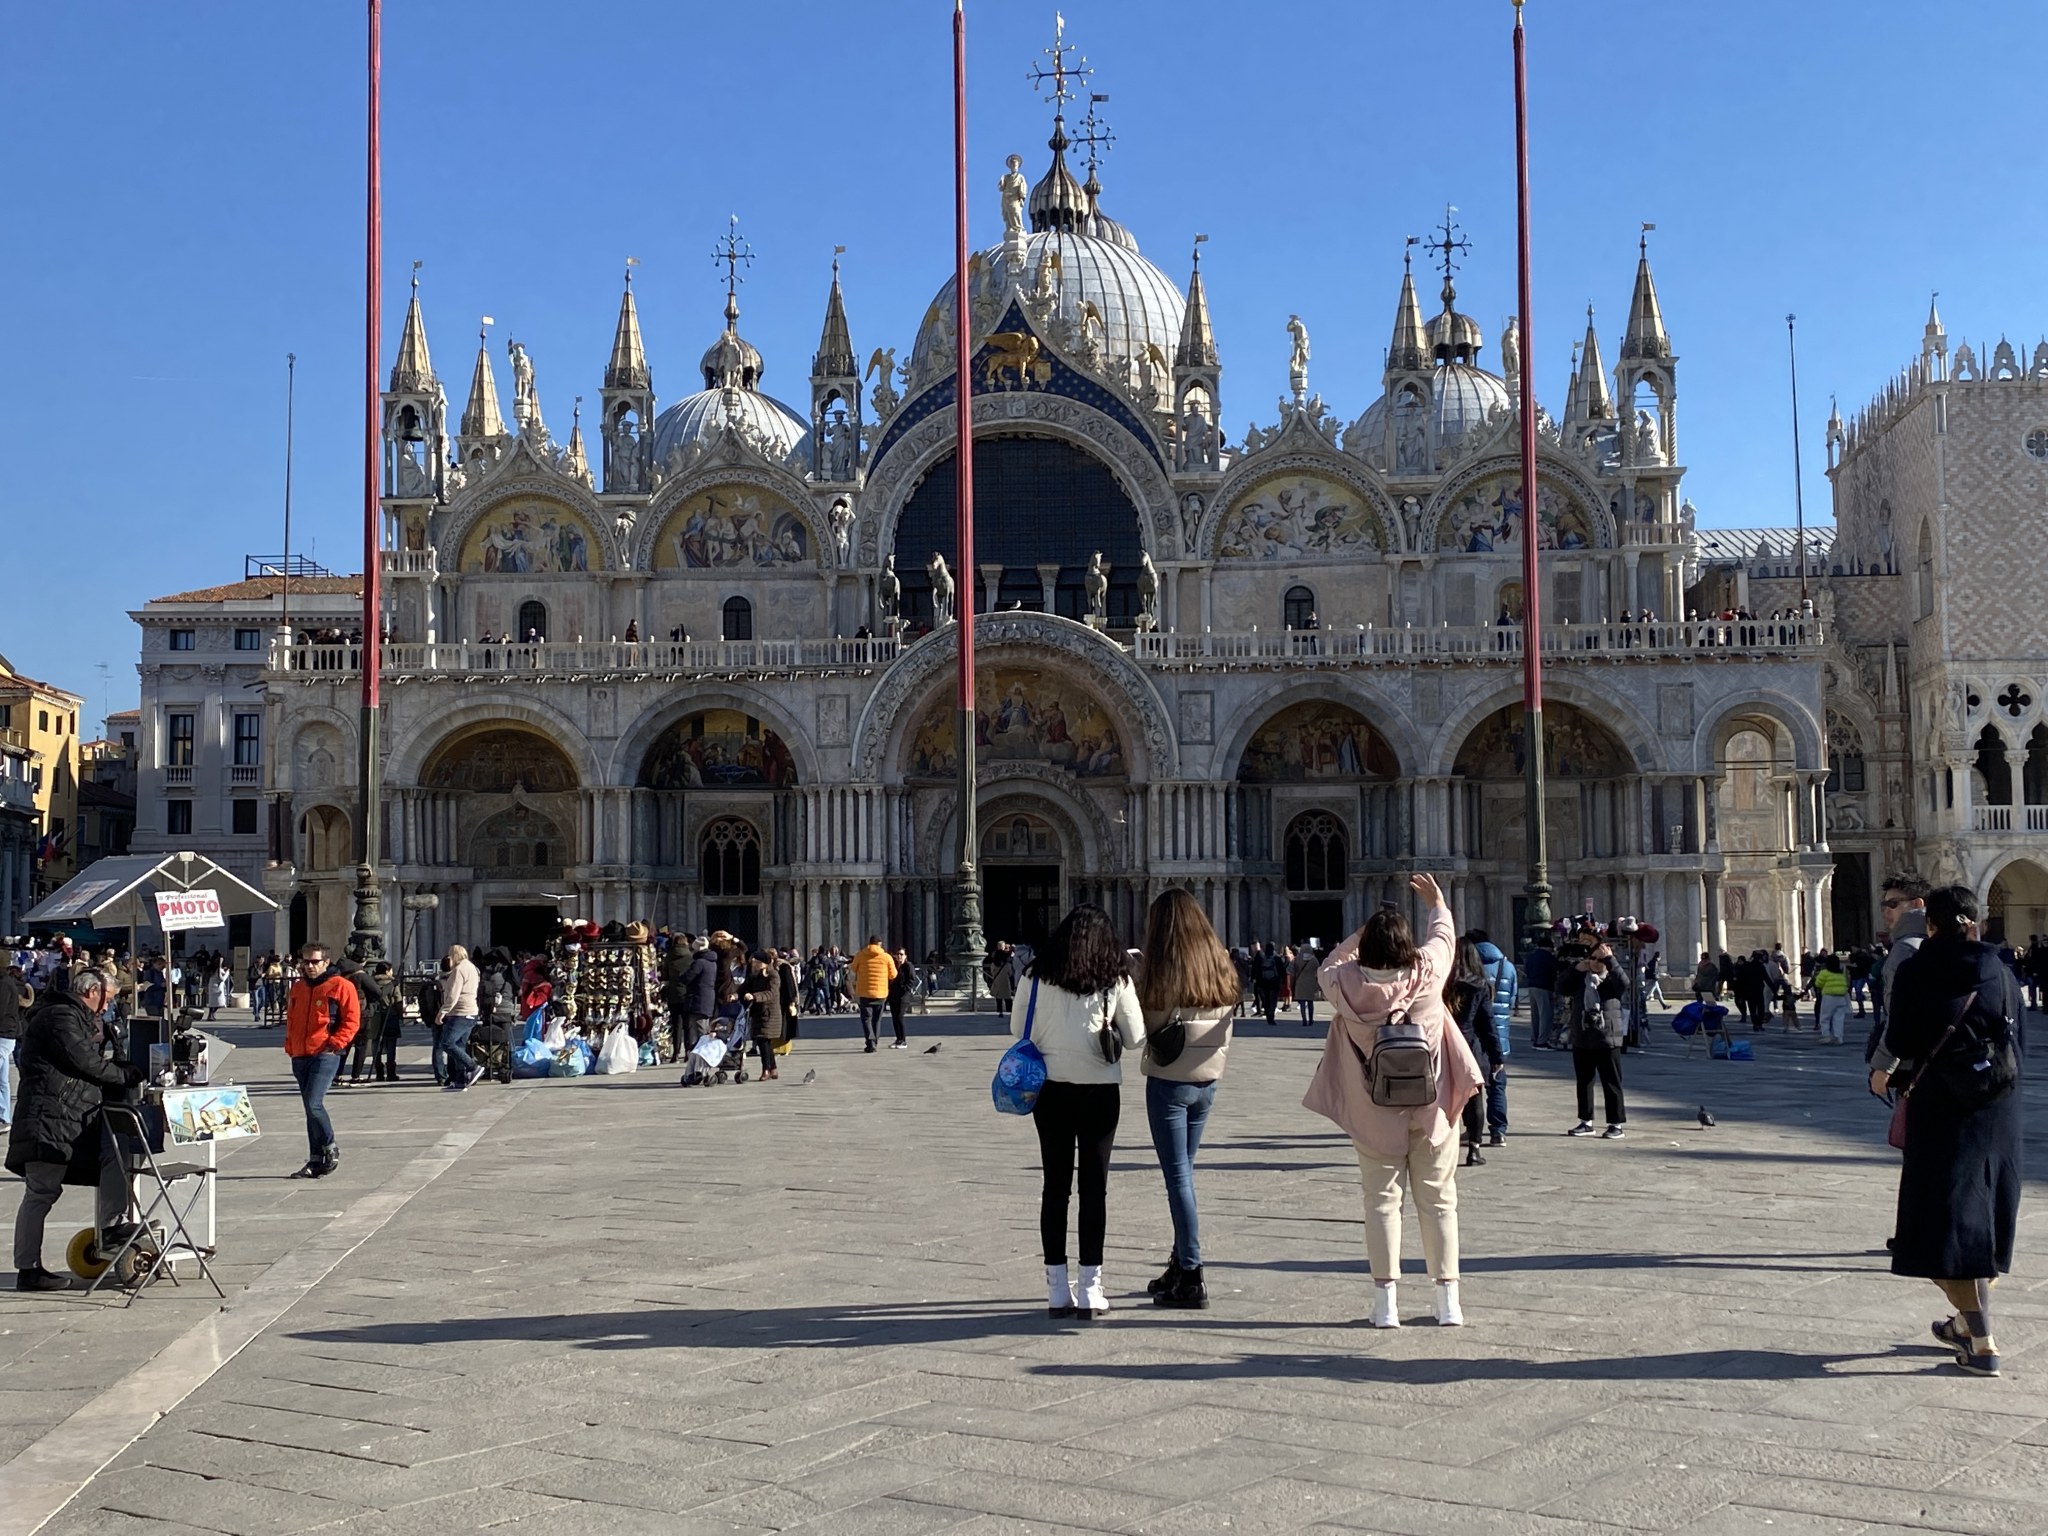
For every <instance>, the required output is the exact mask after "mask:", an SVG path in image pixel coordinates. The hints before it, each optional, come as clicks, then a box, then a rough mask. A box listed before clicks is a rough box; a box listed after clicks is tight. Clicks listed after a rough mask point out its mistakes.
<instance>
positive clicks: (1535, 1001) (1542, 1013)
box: [1529, 989, 1557, 1050]
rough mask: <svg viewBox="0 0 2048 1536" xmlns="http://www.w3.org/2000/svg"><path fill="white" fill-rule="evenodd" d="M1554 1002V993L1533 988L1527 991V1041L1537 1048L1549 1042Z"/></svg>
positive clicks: (1555, 999) (1555, 998) (1539, 1048)
mask: <svg viewBox="0 0 2048 1536" xmlns="http://www.w3.org/2000/svg"><path fill="white" fill-rule="evenodd" d="M1556 1004H1557V996H1556V994H1555V993H1551V992H1543V991H1539V990H1534V989H1532V990H1531V991H1530V993H1529V1043H1530V1044H1531V1045H1533V1046H1535V1047H1536V1048H1537V1049H1538V1050H1541V1049H1543V1047H1544V1046H1546V1045H1548V1044H1550V1021H1551V1019H1552V1018H1553V1016H1554V1015H1553V1013H1552V1010H1553V1009H1554V1008H1555V1007H1556Z"/></svg>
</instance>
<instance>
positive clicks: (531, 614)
mask: <svg viewBox="0 0 2048 1536" xmlns="http://www.w3.org/2000/svg"><path fill="white" fill-rule="evenodd" d="M547 637H548V605H547V604H546V603H543V602H540V601H538V600H537V599H534V598H528V599H527V600H526V601H525V602H523V603H521V604H520V605H519V638H520V639H521V640H545V639H547Z"/></svg>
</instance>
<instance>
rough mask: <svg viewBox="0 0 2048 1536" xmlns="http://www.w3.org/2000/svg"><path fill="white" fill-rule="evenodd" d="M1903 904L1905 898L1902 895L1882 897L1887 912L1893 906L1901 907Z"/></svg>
mask: <svg viewBox="0 0 2048 1536" xmlns="http://www.w3.org/2000/svg"><path fill="white" fill-rule="evenodd" d="M1905 904H1906V898H1905V897H1903V896H1887V897H1885V899H1884V909H1885V910H1886V911H1887V912H1889V911H1890V910H1891V909H1892V908H1893V907H1903V906H1904V905H1905Z"/></svg>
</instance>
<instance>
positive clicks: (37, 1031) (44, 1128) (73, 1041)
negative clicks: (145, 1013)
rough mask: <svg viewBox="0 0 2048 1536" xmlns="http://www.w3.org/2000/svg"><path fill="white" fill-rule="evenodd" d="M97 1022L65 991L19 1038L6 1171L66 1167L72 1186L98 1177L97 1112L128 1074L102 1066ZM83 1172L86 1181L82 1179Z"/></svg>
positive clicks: (45, 1003) (47, 1001)
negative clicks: (18, 1066)
mask: <svg viewBox="0 0 2048 1536" xmlns="http://www.w3.org/2000/svg"><path fill="white" fill-rule="evenodd" d="M104 1038H105V1034H104V1031H103V1030H102V1029H101V1027H100V1021H99V1020H98V1019H96V1018H94V1017H93V1016H92V1015H91V1014H89V1013H87V1012H86V1011H85V1009H84V1008H83V1007H82V1006H80V1005H79V1004H78V1003H77V1002H75V1001H74V1000H73V999H72V997H71V995H70V994H69V993H68V992H50V993H47V994H46V995H45V996H44V998H43V1000H42V1002H41V1003H39V1004H38V1005H37V1006H36V1009H35V1011H34V1012H33V1013H31V1014H30V1015H29V1016H28V1026H27V1027H26V1028H25V1029H23V1030H22V1032H21V1056H20V1061H21V1094H20V1097H19V1098H18V1099H17V1101H16V1103H15V1107H14V1128H13V1130H12V1131H11V1132H10V1133H9V1134H8V1138H7V1167H8V1171H9V1172H12V1173H20V1172H22V1171H23V1169H25V1168H26V1167H27V1166H28V1165H29V1164H30V1163H64V1164H67V1165H70V1166H71V1168H72V1172H71V1173H70V1174H69V1175H67V1176H66V1178H65V1182H66V1183H67V1184H77V1183H88V1184H89V1183H94V1182H96V1181H97V1180H98V1178H99V1165H100V1152H99V1144H100V1138H99V1127H98V1125H97V1123H96V1121H95V1119H94V1112H95V1111H96V1110H98V1108H99V1107H100V1104H101V1103H102V1102H103V1101H104V1100H105V1098H106V1092H105V1090H107V1089H109V1088H113V1089H120V1088H122V1087H125V1086H126V1084H127V1081H128V1078H127V1074H126V1073H125V1072H123V1071H122V1070H121V1068H119V1067H117V1066H115V1065H114V1064H113V1063H112V1062H109V1061H106V1060H104V1059H102V1057H101V1055H100V1044H101V1042H102V1040H103V1039H104ZM80 1173H83V1174H84V1175H85V1176H84V1177H83V1178H80V1177H78V1175H79V1174H80Z"/></svg>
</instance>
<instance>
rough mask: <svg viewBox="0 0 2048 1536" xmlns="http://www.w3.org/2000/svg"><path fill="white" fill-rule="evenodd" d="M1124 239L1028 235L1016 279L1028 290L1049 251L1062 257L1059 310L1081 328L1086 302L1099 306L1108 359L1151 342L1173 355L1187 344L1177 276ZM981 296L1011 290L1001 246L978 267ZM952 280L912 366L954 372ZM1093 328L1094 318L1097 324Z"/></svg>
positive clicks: (921, 334) (922, 332)
mask: <svg viewBox="0 0 2048 1536" xmlns="http://www.w3.org/2000/svg"><path fill="white" fill-rule="evenodd" d="M1118 232H1119V233H1120V234H1122V235H1123V241H1130V243H1129V244H1125V243H1123V242H1122V241H1118V240H1115V239H1107V238H1105V239H1098V238H1096V237H1094V236H1092V235H1075V234H1067V233H1064V232H1063V231H1060V230H1049V231H1043V232H1040V233H1036V234H1031V235H1027V236H1025V238H1024V269H1023V271H1021V272H1019V273H1016V274H1015V281H1016V282H1017V283H1018V285H1019V286H1020V287H1022V288H1023V289H1024V290H1025V291H1026V292H1027V293H1028V292H1030V290H1031V286H1032V283H1033V281H1034V280H1035V279H1036V277H1037V274H1038V264H1039V262H1040V261H1041V260H1043V259H1044V256H1045V253H1046V252H1047V251H1056V252H1058V254H1059V264H1060V277H1059V295H1060V298H1059V314H1060V316H1061V318H1062V319H1063V320H1066V321H1068V322H1071V323H1073V324H1076V325H1078V324H1079V323H1080V319H1081V314H1082V309H1081V306H1082V304H1083V303H1092V304H1094V306H1095V308H1096V311H1097V312H1098V313H1099V314H1100V315H1101V316H1102V334H1101V337H1100V340H1101V346H1102V352H1103V355H1104V357H1106V358H1108V359H1111V360H1112V361H1113V360H1115V359H1117V358H1131V359H1137V358H1139V357H1142V356H1143V355H1144V352H1145V346H1146V344H1147V343H1148V342H1149V343H1152V344H1154V345H1156V346H1157V347H1158V348H1159V351H1160V355H1161V356H1163V357H1166V358H1171V357H1172V356H1173V354H1174V349H1175V347H1176V346H1177V345H1178V344H1179V341H1180V326H1181V316H1182V314H1183V313H1184V311H1185V309H1186V307H1187V306H1186V301H1185V300H1184V299H1183V298H1182V297H1181V291H1180V289H1179V288H1178V287H1176V286H1175V285H1174V282H1173V279H1171V278H1170V277H1168V276H1167V275H1166V274H1165V273H1164V272H1162V271H1160V270H1159V269H1158V268H1157V267H1155V266H1153V265H1152V263H1151V262H1149V261H1147V260H1146V259H1145V258H1144V257H1143V256H1141V255H1139V254H1138V249H1137V242H1135V241H1132V240H1131V239H1130V235H1129V234H1128V233H1125V232H1124V231H1122V229H1121V226H1119V227H1118ZM976 271H977V275H976V277H975V281H974V295H975V297H976V298H977V299H979V298H980V297H981V296H983V295H984V294H989V293H997V294H1000V293H1002V292H1004V291H1005V290H1006V289H1008V287H1009V285H1010V283H1011V281H1012V274H1011V271H1010V268H1009V262H1008V258H1007V257H1005V256H1004V254H1003V248H1002V247H1001V246H991V247H990V248H989V249H988V250H986V251H983V252H982V253H981V256H980V258H979V260H978V262H977V266H976ZM953 313H954V310H953V283H952V280H951V279H948V280H947V282H946V284H945V286H944V287H942V288H940V289H939V291H938V294H937V296H936V297H935V298H934V299H933V300H932V304H931V308H930V309H928V310H927V311H926V312H925V322H924V325H923V326H922V327H921V328H920V329H919V331H918V335H917V346H916V348H915V350H914V351H913V352H912V353H911V367H912V369H913V370H914V371H916V372H919V373H920V374H922V373H924V372H925V370H926V369H928V368H929V369H930V370H931V371H932V372H935V373H946V372H950V371H951V369H952V364H953V358H952V349H953V341H952V329H953V328H952V323H951V322H952V316H953ZM1091 325H1092V323H1091Z"/></svg>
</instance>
